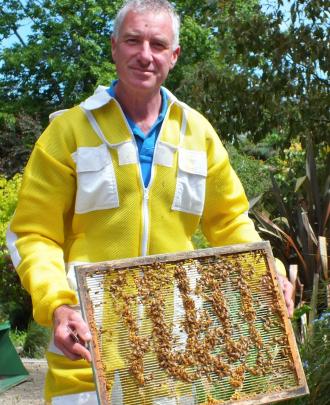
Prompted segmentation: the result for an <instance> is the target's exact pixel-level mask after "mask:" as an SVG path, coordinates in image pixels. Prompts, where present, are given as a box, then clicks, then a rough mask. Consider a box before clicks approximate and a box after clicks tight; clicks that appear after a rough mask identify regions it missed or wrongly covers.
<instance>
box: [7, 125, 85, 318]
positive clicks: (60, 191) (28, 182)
mask: <svg viewBox="0 0 330 405" xmlns="http://www.w3.org/2000/svg"><path fill="white" fill-rule="evenodd" d="M54 128H55V129H56V125H52V126H51V127H50V128H48V129H47V130H46V131H45V133H44V134H43V135H42V136H41V138H40V140H39V141H38V143H37V144H36V146H35V148H34V150H33V152H32V155H31V157H30V159H29V162H28V164H27V166H26V169H25V172H24V176H23V181H22V186H21V190H20V193H19V201H18V205H17V208H16V211H15V214H14V217H13V218H12V221H11V223H10V226H9V229H8V233H7V244H8V248H9V251H10V253H11V257H12V260H13V263H14V265H15V267H16V270H17V272H18V274H19V277H20V279H21V282H22V285H23V286H24V288H25V289H26V290H27V291H28V292H29V293H30V294H31V297H32V303H33V315H34V318H35V320H36V321H37V322H38V323H40V324H41V325H45V326H50V325H51V324H52V315H53V311H54V309H55V308H56V307H58V306H59V305H62V304H69V305H73V304H76V303H77V297H76V294H75V292H74V291H73V290H71V289H70V288H69V285H68V282H67V278H66V272H65V263H64V253H63V246H64V240H65V234H66V227H67V226H68V224H70V215H71V214H70V212H71V210H72V203H73V201H74V193H75V181H76V180H75V175H74V171H73V170H72V168H71V167H70V166H69V165H67V164H66V160H68V159H69V157H70V153H69V151H68V150H66V148H67V147H66V146H65V145H64V144H63V140H61V137H60V136H59V135H58V133H57V131H56V130H54ZM56 137H57V139H58V140H56ZM50 140H52V142H50ZM48 143H49V144H52V148H54V153H52V154H51V150H48V151H47V145H48ZM48 149H50V148H48ZM61 154H63V159H62V161H61V159H59V158H58V156H60V155H61ZM54 156H56V157H54Z"/></svg>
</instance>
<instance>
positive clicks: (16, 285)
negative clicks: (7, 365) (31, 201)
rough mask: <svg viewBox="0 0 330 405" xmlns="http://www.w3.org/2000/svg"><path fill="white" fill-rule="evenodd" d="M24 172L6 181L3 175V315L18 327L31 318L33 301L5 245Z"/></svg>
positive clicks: (0, 235) (0, 193)
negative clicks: (21, 281) (23, 285)
mask: <svg viewBox="0 0 330 405" xmlns="http://www.w3.org/2000/svg"><path fill="white" fill-rule="evenodd" d="M20 183H21V175H19V174H17V175H15V176H14V177H13V178H12V179H10V180H7V179H6V178H4V177H1V176H0V201H1V204H0V318H3V319H9V320H10V323H11V325H12V326H13V327H14V328H15V327H18V328H19V329H24V328H25V327H26V326H27V323H28V321H29V319H30V317H31V312H32V308H31V300H30V296H29V295H28V294H27V292H26V291H25V290H24V289H23V288H22V287H21V283H20V280H19V278H18V275H17V273H16V271H15V269H14V267H13V265H12V262H11V259H10V257H9V254H8V250H7V247H6V245H5V235H6V231H7V226H8V223H9V221H10V218H11V216H12V214H13V213H14V210H15V207H16V203H17V194H18V189H19V187H20Z"/></svg>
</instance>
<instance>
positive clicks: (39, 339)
mask: <svg viewBox="0 0 330 405" xmlns="http://www.w3.org/2000/svg"><path fill="white" fill-rule="evenodd" d="M49 336H50V329H48V328H44V327H43V326H40V325H39V324H37V323H36V322H35V321H31V322H30V323H29V326H28V329H27V334H26V339H25V342H24V346H23V353H22V354H23V355H24V356H26V357H31V358H36V359H40V358H42V357H44V355H45V350H46V347H47V345H48V342H49Z"/></svg>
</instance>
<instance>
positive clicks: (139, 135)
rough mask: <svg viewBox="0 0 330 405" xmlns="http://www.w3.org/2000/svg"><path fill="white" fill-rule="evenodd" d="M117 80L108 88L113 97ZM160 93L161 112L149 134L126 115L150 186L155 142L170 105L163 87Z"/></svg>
mask: <svg viewBox="0 0 330 405" xmlns="http://www.w3.org/2000/svg"><path fill="white" fill-rule="evenodd" d="M117 82H118V80H115V81H114V82H112V84H111V87H109V89H108V90H107V91H108V93H109V94H110V96H111V97H113V98H115V95H116V84H117ZM160 94H161V96H162V106H161V110H160V114H159V116H158V118H157V120H156V121H155V122H154V124H153V125H152V127H151V128H150V131H149V132H148V133H147V134H145V133H144V132H142V130H141V129H140V127H139V126H138V125H136V124H135V122H134V121H133V120H131V119H130V118H129V117H128V116H127V115H126V119H127V122H128V123H129V126H130V127H131V130H132V132H133V134H134V136H135V140H136V143H137V147H138V150H139V159H140V166H141V171H142V177H143V182H144V186H145V187H148V184H149V181H150V176H151V166H152V159H153V156H154V150H155V144H156V140H157V137H158V135H159V132H160V128H161V126H162V123H163V121H164V118H165V115H166V111H167V107H168V96H167V94H166V92H165V90H164V89H162V88H161V89H160Z"/></svg>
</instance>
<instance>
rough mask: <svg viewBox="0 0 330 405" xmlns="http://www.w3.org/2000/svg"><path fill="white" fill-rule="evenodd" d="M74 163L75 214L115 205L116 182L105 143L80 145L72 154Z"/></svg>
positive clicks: (114, 206)
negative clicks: (75, 181)
mask: <svg viewBox="0 0 330 405" xmlns="http://www.w3.org/2000/svg"><path fill="white" fill-rule="evenodd" d="M72 158H73V160H74V161H75V162H76V171H77V194H76V206H75V211H76V212H77V213H78V214H84V213H86V212H90V211H95V210H103V209H108V208H117V207H119V197H118V189H117V181H116V177H115V172H114V168H113V163H112V159H111V155H110V152H109V150H108V148H107V146H106V145H104V144H103V145H100V146H97V147H80V148H78V149H77V151H76V152H75V153H73V154H72Z"/></svg>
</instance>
